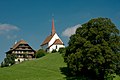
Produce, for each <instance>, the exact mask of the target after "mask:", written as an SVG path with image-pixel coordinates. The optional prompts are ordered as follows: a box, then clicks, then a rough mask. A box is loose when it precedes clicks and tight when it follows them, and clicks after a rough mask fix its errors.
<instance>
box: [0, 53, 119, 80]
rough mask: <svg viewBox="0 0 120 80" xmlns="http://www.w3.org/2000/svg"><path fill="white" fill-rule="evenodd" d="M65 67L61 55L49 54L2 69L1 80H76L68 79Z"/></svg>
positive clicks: (0, 70) (117, 78) (0, 71)
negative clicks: (63, 71) (64, 71)
mask: <svg viewBox="0 0 120 80" xmlns="http://www.w3.org/2000/svg"><path fill="white" fill-rule="evenodd" d="M63 67H66V64H65V63H64V60H63V57H62V56H61V54H59V53H52V54H47V55H46V56H44V57H42V58H39V59H35V60H31V61H25V62H22V63H20V64H15V65H13V66H11V67H5V68H0V80H74V79H66V76H65V75H64V74H62V72H61V69H60V68H63ZM75 80H77V79H75ZM114 80H120V77H119V76H116V78H114Z"/></svg>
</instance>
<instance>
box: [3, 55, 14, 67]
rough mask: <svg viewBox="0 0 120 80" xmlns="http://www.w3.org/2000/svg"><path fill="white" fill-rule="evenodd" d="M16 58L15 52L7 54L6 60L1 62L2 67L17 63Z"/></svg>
mask: <svg viewBox="0 0 120 80" xmlns="http://www.w3.org/2000/svg"><path fill="white" fill-rule="evenodd" d="M15 58H16V57H15V55H14V54H6V58H4V61H3V62H2V63H1V65H2V66H1V67H7V66H11V65H13V64H15Z"/></svg>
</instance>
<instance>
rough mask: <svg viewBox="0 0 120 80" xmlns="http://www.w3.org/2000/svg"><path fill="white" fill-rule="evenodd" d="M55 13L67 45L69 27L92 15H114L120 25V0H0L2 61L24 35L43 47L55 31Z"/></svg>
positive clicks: (119, 26)
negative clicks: (52, 25)
mask: <svg viewBox="0 0 120 80" xmlns="http://www.w3.org/2000/svg"><path fill="white" fill-rule="evenodd" d="M52 15H54V19H55V28H56V32H57V33H58V35H59V36H60V38H61V39H62V40H63V42H64V43H65V45H67V43H68V40H69V37H68V36H69V35H68V34H67V31H68V32H69V30H70V29H71V28H72V30H74V29H73V27H75V26H76V25H78V24H83V23H85V22H87V21H89V20H90V19H92V18H97V17H107V18H110V19H111V20H112V21H113V22H114V23H115V25H116V26H117V27H118V28H119V29H120V0H0V62H1V61H2V60H3V59H4V57H5V52H6V51H8V50H9V48H10V47H12V45H13V44H14V42H15V41H19V40H20V39H24V40H26V41H27V42H28V43H29V44H30V45H31V46H32V47H33V48H34V49H39V48H40V44H41V43H42V41H43V40H44V39H45V38H46V36H48V35H49V34H50V33H51V21H52ZM65 31H66V34H64V33H65ZM70 31H71V30H70ZM71 33H72V31H71Z"/></svg>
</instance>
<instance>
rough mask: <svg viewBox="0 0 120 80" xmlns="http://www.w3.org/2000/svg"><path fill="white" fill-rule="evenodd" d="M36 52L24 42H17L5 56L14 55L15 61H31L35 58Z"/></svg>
mask: <svg viewBox="0 0 120 80" xmlns="http://www.w3.org/2000/svg"><path fill="white" fill-rule="evenodd" d="M35 53H36V51H35V50H33V49H32V48H31V47H30V46H29V44H28V43H27V42H26V41H24V40H20V41H19V42H17V43H15V44H14V45H13V47H12V48H10V50H9V51H8V52H6V54H15V56H16V59H15V61H18V60H19V61H24V60H25V59H33V58H35Z"/></svg>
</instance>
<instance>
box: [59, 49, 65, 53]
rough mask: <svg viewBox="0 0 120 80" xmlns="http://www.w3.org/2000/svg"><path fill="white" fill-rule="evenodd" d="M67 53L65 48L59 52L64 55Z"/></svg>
mask: <svg viewBox="0 0 120 80" xmlns="http://www.w3.org/2000/svg"><path fill="white" fill-rule="evenodd" d="M65 51H66V49H65V48H60V49H59V51H58V52H59V53H60V54H64V53H65Z"/></svg>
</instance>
